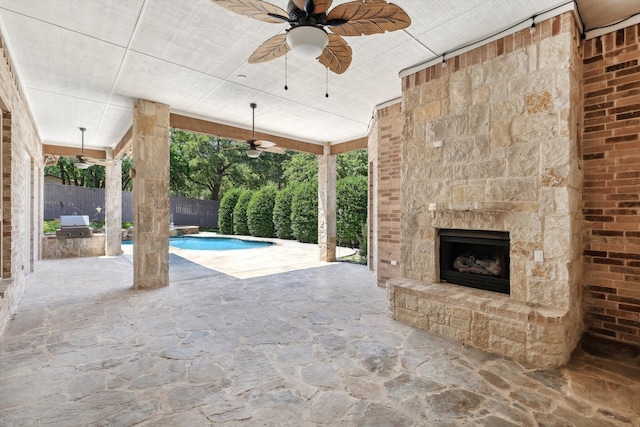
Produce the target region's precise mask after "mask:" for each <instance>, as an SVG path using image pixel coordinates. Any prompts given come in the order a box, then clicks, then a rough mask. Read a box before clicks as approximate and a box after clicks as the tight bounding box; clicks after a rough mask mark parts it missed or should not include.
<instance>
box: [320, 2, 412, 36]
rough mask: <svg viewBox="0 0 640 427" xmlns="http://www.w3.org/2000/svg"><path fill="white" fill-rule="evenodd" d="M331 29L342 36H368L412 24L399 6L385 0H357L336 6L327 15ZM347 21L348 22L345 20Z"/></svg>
mask: <svg viewBox="0 0 640 427" xmlns="http://www.w3.org/2000/svg"><path fill="white" fill-rule="evenodd" d="M332 20H335V21H334V22H344V23H341V24H339V25H331V24H329V25H331V27H330V28H331V31H332V32H333V33H334V34H339V35H341V36H363V35H364V36H366V35H369V34H378V33H384V32H385V31H396V30H401V29H403V28H407V27H408V26H409V25H411V18H409V15H407V13H406V12H405V11H404V10H402V9H401V8H400V7H399V6H397V5H395V4H393V3H387V2H386V1H384V0H382V1H381V0H364V1H362V0H357V1H351V2H348V3H343V4H341V5H338V6H336V7H335V8H334V9H333V10H332V11H331V12H330V13H329V15H327V22H331V21H332ZM345 21H346V22H345Z"/></svg>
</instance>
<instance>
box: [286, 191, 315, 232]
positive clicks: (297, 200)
mask: <svg viewBox="0 0 640 427" xmlns="http://www.w3.org/2000/svg"><path fill="white" fill-rule="evenodd" d="M291 230H292V231H293V236H294V237H295V238H296V240H298V241H300V242H302V243H318V183H317V182H315V181H314V182H303V183H301V184H298V185H297V186H296V187H295V189H294V194H293V199H292V200H291Z"/></svg>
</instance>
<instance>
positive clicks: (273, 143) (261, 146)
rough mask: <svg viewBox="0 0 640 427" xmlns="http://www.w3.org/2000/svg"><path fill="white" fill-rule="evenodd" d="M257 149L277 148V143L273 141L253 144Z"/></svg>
mask: <svg viewBox="0 0 640 427" xmlns="http://www.w3.org/2000/svg"><path fill="white" fill-rule="evenodd" d="M253 144H254V145H255V146H256V147H260V148H269V147H275V146H276V143H275V142H271V141H262V140H260V141H255V142H254V143H253Z"/></svg>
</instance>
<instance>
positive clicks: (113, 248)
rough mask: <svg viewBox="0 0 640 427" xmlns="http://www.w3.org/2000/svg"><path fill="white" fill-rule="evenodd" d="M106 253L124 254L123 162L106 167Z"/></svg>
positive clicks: (111, 150) (113, 254) (110, 155)
mask: <svg viewBox="0 0 640 427" xmlns="http://www.w3.org/2000/svg"><path fill="white" fill-rule="evenodd" d="M107 158H108V159H113V149H108V150H107ZM104 219H105V230H106V233H105V239H104V252H105V255H107V256H116V255H120V254H122V246H121V241H122V233H121V228H122V162H121V161H120V160H118V161H116V162H114V163H113V164H105V166H104Z"/></svg>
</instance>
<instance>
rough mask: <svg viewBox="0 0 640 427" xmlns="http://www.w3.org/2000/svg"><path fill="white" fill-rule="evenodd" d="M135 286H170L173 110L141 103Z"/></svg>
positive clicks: (136, 130)
mask: <svg viewBox="0 0 640 427" xmlns="http://www.w3.org/2000/svg"><path fill="white" fill-rule="evenodd" d="M133 155H134V158H135V177H134V179H133V205H134V235H133V240H134V242H135V245H134V246H133V265H134V271H133V280H134V283H133V286H134V287H135V288H136V289H153V288H159V287H163V286H168V285H169V107H168V106H167V105H163V104H157V103H154V102H151V101H145V100H138V101H137V102H136V105H135V108H134V113H133Z"/></svg>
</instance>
